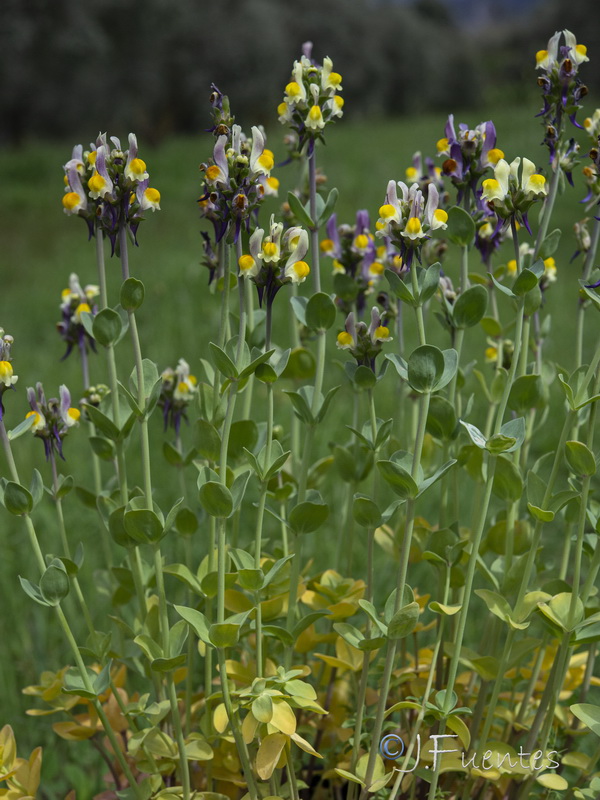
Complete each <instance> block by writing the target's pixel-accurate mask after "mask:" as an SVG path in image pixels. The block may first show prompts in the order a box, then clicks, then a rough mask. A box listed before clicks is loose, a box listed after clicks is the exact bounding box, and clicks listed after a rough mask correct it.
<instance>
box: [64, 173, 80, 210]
mask: <svg viewBox="0 0 600 800" xmlns="http://www.w3.org/2000/svg"><path fill="white" fill-rule="evenodd" d="M65 177H66V176H65ZM62 204H63V207H64V209H65V211H70V212H71V213H73V212H74V211H75V210H76V209H77V206H79V207H81V197H79V195H78V194H77V192H67V193H66V194H63V197H62Z"/></svg>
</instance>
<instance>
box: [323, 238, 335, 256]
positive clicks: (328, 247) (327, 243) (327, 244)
mask: <svg viewBox="0 0 600 800" xmlns="http://www.w3.org/2000/svg"><path fill="white" fill-rule="evenodd" d="M319 249H320V250H321V252H322V253H327V254H328V253H332V252H333V251H334V249H335V245H334V243H333V241H332V240H331V239H323V241H322V242H321V243H320V244H319Z"/></svg>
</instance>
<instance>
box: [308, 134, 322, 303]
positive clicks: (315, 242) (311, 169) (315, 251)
mask: <svg viewBox="0 0 600 800" xmlns="http://www.w3.org/2000/svg"><path fill="white" fill-rule="evenodd" d="M311 145H312V150H311V152H310V155H309V157H308V190H309V203H310V206H309V208H310V218H311V219H312V221H313V223H314V224H313V227H312V228H311V229H310V241H311V256H312V274H313V284H314V287H315V292H320V291H321V271H320V266H319V225H318V222H317V143H316V142H315V141H314V140H312V141H311V142H310V144H309V147H310V146H311Z"/></svg>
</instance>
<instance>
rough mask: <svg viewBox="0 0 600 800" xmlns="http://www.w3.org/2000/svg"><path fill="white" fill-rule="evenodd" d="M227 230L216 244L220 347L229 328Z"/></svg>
mask: <svg viewBox="0 0 600 800" xmlns="http://www.w3.org/2000/svg"><path fill="white" fill-rule="evenodd" d="M226 237H227V232H225V234H224V235H223V237H222V239H221V241H220V242H219V244H218V246H217V257H218V262H219V266H218V268H217V280H219V278H221V276H222V277H223V297H222V299H221V319H220V322H219V339H218V344H219V347H220V348H221V349H223V348H224V347H225V342H226V341H227V331H228V328H229V247H228V245H226V244H225V239H226ZM219 376H220V373H219V370H218V369H217V368H216V367H215V373H214V379H213V414H214V412H215V411H216V409H217V405H218V402H219Z"/></svg>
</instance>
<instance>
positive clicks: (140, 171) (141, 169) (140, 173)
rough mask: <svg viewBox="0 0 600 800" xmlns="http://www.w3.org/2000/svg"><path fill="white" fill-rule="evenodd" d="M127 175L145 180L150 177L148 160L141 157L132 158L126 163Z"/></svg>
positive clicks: (127, 176) (130, 178)
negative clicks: (147, 165) (147, 170)
mask: <svg viewBox="0 0 600 800" xmlns="http://www.w3.org/2000/svg"><path fill="white" fill-rule="evenodd" d="M125 177H126V178H129V180H132V181H145V180H146V178H147V177H148V173H147V172H146V162H145V161H142V159H141V158H132V159H131V161H130V162H129V164H126V165H125Z"/></svg>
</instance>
